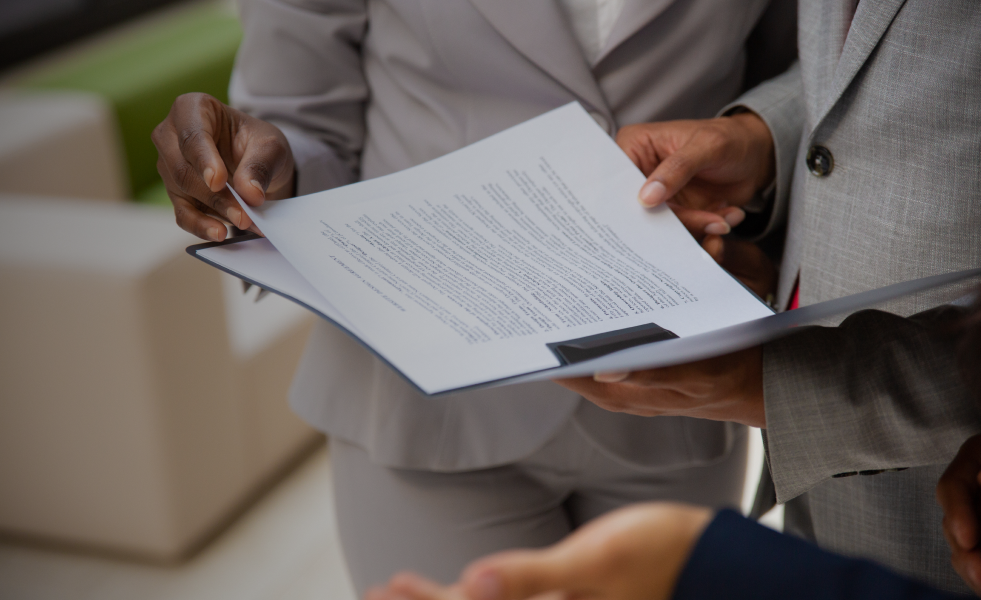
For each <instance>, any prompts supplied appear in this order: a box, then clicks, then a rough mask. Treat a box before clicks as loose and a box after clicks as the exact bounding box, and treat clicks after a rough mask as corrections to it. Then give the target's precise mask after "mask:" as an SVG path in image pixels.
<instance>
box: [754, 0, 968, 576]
mask: <svg viewBox="0 0 981 600" xmlns="http://www.w3.org/2000/svg"><path fill="white" fill-rule="evenodd" d="M850 4H851V5H853V4H854V3H853V2H844V1H835V0H824V1H817V2H815V1H811V2H801V3H800V5H799V16H800V23H799V31H798V39H799V54H800V63H799V66H798V67H796V68H794V69H792V70H790V71H789V72H788V73H786V74H785V75H783V76H781V77H779V78H777V79H774V80H772V81H770V82H768V83H765V84H763V85H762V86H759V87H758V88H756V89H754V90H752V91H750V92H749V93H747V94H746V95H745V96H744V97H743V98H741V99H740V100H739V101H738V102H737V103H736V104H741V105H743V106H747V107H749V108H751V109H753V110H754V111H756V112H757V113H758V114H760V115H761V116H763V118H764V120H766V121H767V123H768V125H769V126H770V129H771V131H772V132H773V134H774V139H775V141H776V146H777V165H778V173H779V185H778V187H780V188H781V189H780V193H778V197H777V201H776V205H775V207H774V213H773V218H772V220H771V228H775V227H778V226H779V225H780V224H781V223H783V222H785V221H786V222H787V224H788V231H787V242H786V250H785V255H784V259H783V265H782V268H781V277H780V293H779V297H778V301H779V302H780V303H781V305H786V302H787V301H788V300H789V297H790V294H791V291H792V289H793V286H794V283H795V281H797V280H798V277H799V285H800V288H799V289H800V304H801V305H802V306H803V305H807V304H813V303H815V302H821V301H824V300H829V299H832V298H837V297H840V296H845V295H848V294H854V293H856V292H860V291H863V290H869V289H874V288H878V287H881V286H885V285H889V284H892V283H897V282H901V281H905V280H909V279H915V278H919V277H924V276H927V275H933V274H937V273H945V272H951V271H957V270H962V269H967V268H972V267H978V266H981V168H979V164H981V2H978V1H977V0H949V1H942V2H935V1H932V0H905V1H904V0H862V1H861V2H859V3H858V7H857V10H856V11H855V13H854V19H853V20H851V29H850V30H849V29H848V26H849V22H850V19H851V15H850V14H849V13H847V12H845V11H846V7H847V6H848V5H850ZM832 161H833V162H832ZM829 166H830V170H829V169H828V167H829ZM791 176H792V178H793V183H792V184H791V183H790V182H791ZM965 285H976V282H975V283H974V284H965ZM965 292H966V289H965V287H964V286H960V287H953V288H946V289H939V290H935V291H932V292H929V293H924V294H919V295H915V296H912V297H908V298H905V299H902V300H898V301H895V302H892V303H890V304H889V305H887V306H885V307H882V308H885V309H886V310H888V311H891V312H894V313H896V314H897V315H901V316H903V317H908V316H909V315H913V314H914V313H921V312H922V311H925V310H927V309H931V308H933V307H936V306H938V305H940V304H944V303H946V302H950V301H951V300H954V299H955V298H958V297H959V296H962V295H963V294H964V293H965ZM933 315H934V313H930V314H928V315H921V316H919V317H917V318H915V319H905V318H894V317H890V316H888V315H883V314H881V313H878V314H876V313H867V314H864V315H862V314H860V315H856V316H855V317H852V318H851V319H850V320H849V321H848V322H847V323H846V324H845V325H844V326H842V327H838V328H818V329H814V330H812V331H810V332H807V333H806V334H804V335H800V336H796V337H793V338H788V339H787V340H784V341H782V342H778V343H774V344H770V345H768V346H767V347H766V349H765V353H764V355H765V360H764V363H765V366H764V385H765V397H766V419H767V429H766V443H767V460H768V464H769V471H770V473H771V474H772V479H773V482H774V484H775V490H776V500H777V501H779V502H787V501H790V500H792V499H793V501H792V502H790V503H789V504H788V505H787V513H786V514H787V525H788V528H790V529H792V530H794V531H797V532H798V533H801V534H803V535H807V536H810V537H813V538H815V539H816V540H817V541H818V543H820V544H821V545H823V546H825V547H827V548H829V549H831V550H834V551H838V552H843V553H846V554H858V555H864V556H870V557H873V558H875V559H877V560H880V561H882V562H885V563H886V564H887V565H889V566H891V567H893V568H895V569H898V570H900V571H902V572H904V573H908V574H910V575H913V576H916V577H920V578H923V579H926V580H927V581H929V582H931V583H933V584H935V585H938V586H940V587H942V588H945V589H951V590H966V587H964V584H963V583H962V582H961V581H960V578H958V577H957V575H956V574H955V573H954V571H953V569H952V568H951V566H950V559H949V557H950V553H949V550H948V549H947V546H946V543H945V542H944V539H943V536H942V532H941V513H940V510H939V508H938V506H937V505H936V502H935V501H934V488H935V486H936V483H937V479H938V477H939V476H940V474H941V473H942V472H943V469H944V466H945V465H946V464H947V463H948V462H949V461H950V460H951V459H952V458H953V456H954V454H955V453H956V451H957V449H958V447H959V446H960V444H961V443H962V442H963V441H964V440H965V439H966V438H967V437H968V436H970V435H972V434H974V433H977V432H979V431H981V418H979V411H978V407H977V405H976V403H975V401H974V400H972V399H971V397H970V395H969V394H968V392H967V391H966V390H965V388H964V385H963V383H962V382H961V380H960V377H959V373H958V371H957V367H956V364H955V360H954V358H953V354H954V349H953V348H952V347H951V344H949V343H945V342H943V340H941V339H939V338H938V337H937V336H936V335H934V333H935V332H936V330H937V329H938V324H937V323H936V322H934V321H935V318H934V316H933ZM907 468H908V469H907ZM896 469H906V470H902V471H896ZM805 492H806V493H805Z"/></svg>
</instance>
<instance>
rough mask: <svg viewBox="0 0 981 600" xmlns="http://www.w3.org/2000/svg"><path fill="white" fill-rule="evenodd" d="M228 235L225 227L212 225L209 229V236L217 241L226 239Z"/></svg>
mask: <svg viewBox="0 0 981 600" xmlns="http://www.w3.org/2000/svg"><path fill="white" fill-rule="evenodd" d="M226 235H228V231H227V230H225V228H224V227H211V228H209V229H208V238H209V239H212V240H214V241H216V242H220V241H222V240H224V239H225V236H226Z"/></svg>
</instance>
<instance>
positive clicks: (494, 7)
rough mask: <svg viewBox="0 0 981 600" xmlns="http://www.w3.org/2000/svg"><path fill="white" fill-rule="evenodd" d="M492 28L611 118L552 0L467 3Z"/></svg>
mask: <svg viewBox="0 0 981 600" xmlns="http://www.w3.org/2000/svg"><path fill="white" fill-rule="evenodd" d="M471 2H472V3H473V4H474V6H476V7H477V10H479V11H480V14H482V15H483V16H484V18H485V19H487V20H488V21H489V22H490V24H491V25H493V26H494V28H495V29H497V31H498V32H499V33H500V34H501V35H502V36H503V37H504V38H505V39H506V40H507V41H508V42H510V43H511V45H512V46H514V47H515V48H516V49H517V50H518V51H519V52H521V53H522V54H524V55H525V56H527V57H528V59H529V60H531V61H532V62H533V63H535V64H536V65H538V67H539V68H541V69H542V70H543V71H545V72H546V73H548V74H549V75H551V76H552V77H554V78H555V79H556V81H558V82H559V83H561V84H562V85H563V86H565V87H566V88H567V89H568V90H569V91H571V92H572V93H574V94H575V95H576V96H578V97H579V98H580V99H582V100H584V101H585V103H586V104H588V105H590V106H587V108H592V109H595V110H598V111H600V112H602V113H604V114H605V115H606V116H607V117H611V116H612V115H611V114H610V109H609V107H608V106H607V103H606V99H605V98H604V97H603V92H602V91H600V88H599V85H598V84H597V83H596V79H595V78H594V77H593V73H592V70H591V69H590V66H589V65H588V64H587V63H586V58H585V57H584V56H583V53H582V48H580V47H579V42H577V41H576V38H575V36H574V35H573V34H572V29H571V28H570V26H569V21H568V19H567V18H566V15H565V13H564V12H563V11H562V8H561V7H560V6H559V5H558V4H557V3H556V2H555V0H471Z"/></svg>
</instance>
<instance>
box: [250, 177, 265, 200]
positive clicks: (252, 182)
mask: <svg viewBox="0 0 981 600" xmlns="http://www.w3.org/2000/svg"><path fill="white" fill-rule="evenodd" d="M249 183H250V184H252V187H254V188H255V189H257V190H259V193H260V194H262V198H263V199H265V198H266V191H265V190H263V189H262V184H261V183H259V182H258V181H256V180H255V179H253V180H252V181H250V182H249Z"/></svg>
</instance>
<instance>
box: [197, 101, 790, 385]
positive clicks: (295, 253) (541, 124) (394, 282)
mask: <svg viewBox="0 0 981 600" xmlns="http://www.w3.org/2000/svg"><path fill="white" fill-rule="evenodd" d="M644 180H645V178H644V176H643V175H642V174H641V173H640V171H639V170H638V169H637V168H636V167H635V166H634V165H633V163H632V162H631V161H630V160H629V159H628V158H627V157H626V155H624V154H623V152H622V151H621V150H620V149H619V148H618V147H617V145H616V144H615V143H614V141H613V140H611V139H610V137H609V136H608V135H607V134H606V133H605V132H604V131H603V130H602V129H600V128H599V126H597V125H596V123H595V122H594V121H593V119H592V118H590V117H589V115H588V114H587V113H586V112H585V111H584V110H583V109H582V108H581V107H580V106H579V105H578V104H570V105H567V106H565V107H562V108H559V109H556V110H554V111H551V112H549V113H546V114H544V115H542V116H540V117H537V118H535V119H532V120H530V121H528V122H526V123H523V124H521V125H518V126H516V127H513V128H511V129H508V130H506V131H503V132H501V133H499V134H496V135H494V136H491V137H489V138H487V139H484V140H482V141H480V142H477V143H475V144H473V145H470V146H467V147H465V148H463V149H461V150H458V151H456V152H453V153H450V154H448V155H446V156H443V157H441V158H439V159H436V160H434V161H431V162H428V163H425V164H422V165H419V166H417V167H413V168H411V169H407V170H405V171H401V172H399V173H395V174H392V175H388V176H386V177H381V178H378V179H374V180H369V181H365V182H361V183H357V184H353V185H350V186H345V187H342V188H337V189H333V190H328V191H325V192H320V193H317V194H311V195H308V196H303V197H299V198H293V199H289V200H283V201H277V202H266V203H265V204H264V205H263V206H261V207H260V208H257V209H253V208H249V207H246V209H247V212H248V213H249V215H250V216H251V217H252V219H253V221H254V222H255V223H256V225H257V226H258V228H259V229H260V230H261V231H262V232H263V234H264V235H265V237H266V240H267V241H261V244H262V246H263V248H264V250H263V251H264V252H265V257H266V258H265V259H263V260H267V261H270V260H271V261H273V262H275V261H280V262H279V264H281V265H282V264H285V263H288V264H289V265H290V266H291V267H292V269H291V270H287V269H285V268H282V267H280V268H279V269H277V270H276V271H277V273H274V272H273V271H274V269H272V268H266V269H264V270H263V269H260V270H262V271H263V272H264V273H266V276H267V277H273V278H276V277H279V278H280V279H281V280H282V281H280V282H279V283H278V284H276V285H273V284H272V283H269V282H266V284H267V285H270V286H271V287H272V289H274V290H279V291H282V288H283V287H284V286H285V287H287V288H289V290H288V295H290V296H292V297H293V298H294V299H297V298H300V297H302V298H305V300H304V299H302V298H301V300H300V301H302V302H303V303H304V304H306V305H307V306H309V307H311V308H313V309H314V310H317V311H318V312H320V313H321V314H323V315H325V316H326V317H327V318H330V319H331V320H333V321H334V322H335V323H337V324H338V325H339V326H341V327H343V328H344V329H346V330H347V331H348V332H349V333H351V334H352V335H355V336H356V337H358V338H359V339H360V340H361V341H362V342H363V343H365V344H366V345H367V346H368V347H370V348H371V349H372V350H373V351H374V352H375V353H377V354H378V355H379V356H380V357H382V358H383V359H384V360H385V361H387V362H388V363H389V364H390V365H391V366H392V367H393V368H395V369H397V370H398V371H399V372H401V373H402V374H403V375H404V376H405V377H406V378H407V379H409V380H410V381H411V382H413V383H414V384H415V385H416V386H417V387H418V388H420V389H421V390H422V391H423V392H425V393H428V394H435V393H440V392H446V391H450V390H457V389H461V388H467V387H471V386H475V385H481V384H486V383H488V382H493V381H496V380H502V379H506V378H512V377H515V376H519V375H526V374H529V373H538V372H545V373H547V372H548V370H550V369H554V368H556V367H559V366H560V365H562V364H563V362H564V359H563V358H562V357H561V356H560V355H558V354H557V353H556V352H555V351H554V349H553V348H554V347H555V345H556V344H561V343H562V342H566V341H569V340H577V339H583V338H586V339H591V338H592V336H600V337H602V335H603V334H609V333H610V332H619V331H623V330H628V331H632V330H633V329H632V328H637V327H639V326H656V328H661V329H663V330H665V331H666V332H668V333H669V334H670V335H671V337H677V338H681V339H684V338H687V337H690V336H696V335H699V334H704V333H706V332H711V331H715V330H719V329H723V328H726V327H730V326H733V325H736V324H739V323H744V322H747V321H753V320H756V319H760V318H763V317H767V316H769V315H771V314H772V311H771V310H770V309H769V308H768V307H767V306H765V305H764V304H763V303H762V302H761V301H760V300H759V299H758V298H757V297H756V296H754V295H753V294H752V293H750V292H748V291H747V290H746V289H745V288H743V287H742V285H741V284H740V283H739V282H738V281H736V280H735V279H733V278H732V277H731V276H730V275H729V274H728V273H726V272H725V271H724V270H723V269H721V268H720V267H719V266H718V265H717V264H716V263H715V262H714V261H713V260H712V258H711V257H709V256H708V254H706V253H705V252H704V251H703V250H702V249H701V247H700V246H699V245H698V243H696V242H695V240H694V239H693V238H692V237H691V235H690V234H689V233H688V232H687V231H686V230H685V228H684V227H683V226H682V225H681V223H680V222H679V221H678V219H677V218H676V217H675V216H674V214H673V213H672V212H671V211H670V209H668V208H667V207H660V208H657V209H653V210H651V209H645V208H643V207H642V206H640V204H639V203H638V202H637V200H636V197H637V192H638V190H639V189H640V187H641V186H642V185H643V183H644ZM255 242H256V243H259V242H260V241H259V240H256V241H255ZM234 246H235V244H231V245H228V246H226V247H219V248H212V249H211V250H210V252H211V255H210V256H211V259H212V260H214V262H216V263H218V264H221V261H222V260H225V261H226V264H224V267H225V268H227V269H229V270H231V271H233V272H237V271H238V270H239V269H237V268H236V267H234V266H231V265H230V264H227V261H228V260H231V261H232V262H234V260H235V259H234V258H229V257H230V256H232V255H233V254H234V252H235V251H234V250H233V248H234ZM277 252H278V256H277ZM223 254H224V258H223V259H222V258H221V257H222V255H223ZM215 257H218V258H215ZM256 264H258V263H256ZM269 264H272V263H269ZM287 271H288V272H289V274H288V275H287V274H286V273H287ZM284 278H285V279H284ZM286 279H288V280H289V281H286ZM291 282H292V283H291ZM314 305H316V306H314Z"/></svg>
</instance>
